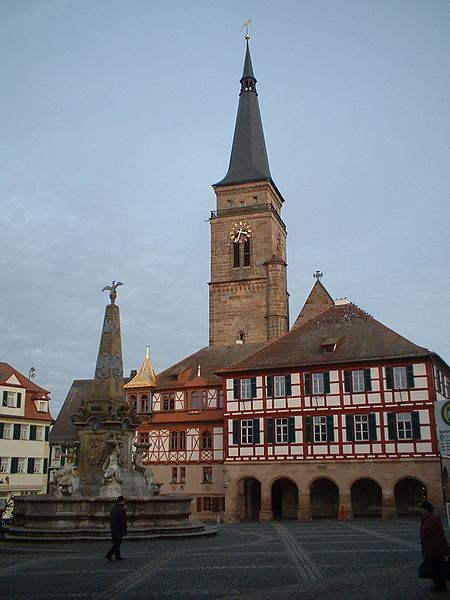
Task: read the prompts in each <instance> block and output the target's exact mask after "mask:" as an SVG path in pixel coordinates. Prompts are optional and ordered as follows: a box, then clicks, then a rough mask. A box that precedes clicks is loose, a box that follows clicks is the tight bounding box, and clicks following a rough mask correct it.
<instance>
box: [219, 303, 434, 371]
mask: <svg viewBox="0 0 450 600" xmlns="http://www.w3.org/2000/svg"><path fill="white" fill-rule="evenodd" d="M330 340H334V341H336V342H337V345H336V349H335V350H334V352H329V353H328V352H327V353H324V350H323V345H324V344H325V343H329V341H330ZM430 355H433V356H436V355H434V353H432V352H430V350H428V349H427V348H424V347H422V346H417V345H416V344H414V343H413V342H410V341H409V340H407V339H406V338H404V337H403V336H401V335H399V334H398V333H396V332H395V331H393V330H392V329H389V327H386V326H385V325H383V324H382V323H380V322H379V321H377V320H376V319H374V318H373V317H372V316H370V315H369V314H367V313H366V312H365V311H363V310H361V309H360V308H358V307H357V306H356V305H354V304H352V303H351V302H348V303H347V304H343V305H336V306H333V307H331V308H329V309H327V310H325V311H324V312H323V313H322V314H320V315H318V316H317V317H315V318H313V319H312V320H310V321H308V322H307V323H305V324H304V325H302V326H300V327H297V328H296V329H292V330H291V331H290V332H288V333H287V334H285V335H284V336H283V337H281V338H279V339H278V340H276V341H274V342H272V343H271V344H268V345H267V346H265V347H264V348H262V349H261V350H259V351H258V352H255V353H254V354H252V355H251V356H249V357H248V358H247V359H244V360H242V361H240V362H238V363H236V364H234V365H232V367H231V368H229V369H221V372H222V373H227V372H228V373H229V372H234V371H236V372H238V371H250V370H264V369H283V368H287V367H301V366H312V365H314V366H317V367H321V366H326V365H329V364H335V363H351V362H365V361H376V360H389V359H398V360H401V359H411V358H415V357H425V356H430ZM440 360H442V359H440Z"/></svg>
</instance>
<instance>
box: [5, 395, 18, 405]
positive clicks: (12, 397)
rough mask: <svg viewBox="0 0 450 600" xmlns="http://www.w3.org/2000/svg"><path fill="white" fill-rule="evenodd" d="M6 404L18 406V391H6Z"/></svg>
mask: <svg viewBox="0 0 450 600" xmlns="http://www.w3.org/2000/svg"><path fill="white" fill-rule="evenodd" d="M6 406H9V408H15V407H16V392H6Z"/></svg>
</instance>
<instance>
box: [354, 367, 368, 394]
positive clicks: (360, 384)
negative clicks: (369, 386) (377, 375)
mask: <svg viewBox="0 0 450 600" xmlns="http://www.w3.org/2000/svg"><path fill="white" fill-rule="evenodd" d="M365 389H366V386H365V380H364V370H363V369H357V370H356V371H352V390H353V391H354V392H364V390H365Z"/></svg>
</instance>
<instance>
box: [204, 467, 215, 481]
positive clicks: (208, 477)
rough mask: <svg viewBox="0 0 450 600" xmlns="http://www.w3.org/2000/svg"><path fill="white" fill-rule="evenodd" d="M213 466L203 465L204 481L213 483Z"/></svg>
mask: <svg viewBox="0 0 450 600" xmlns="http://www.w3.org/2000/svg"><path fill="white" fill-rule="evenodd" d="M212 480H213V474H212V467H203V483H212Z"/></svg>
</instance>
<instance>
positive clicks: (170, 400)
mask: <svg viewBox="0 0 450 600" xmlns="http://www.w3.org/2000/svg"><path fill="white" fill-rule="evenodd" d="M162 400H163V410H175V394H174V393H173V392H169V393H163V395H162Z"/></svg>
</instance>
